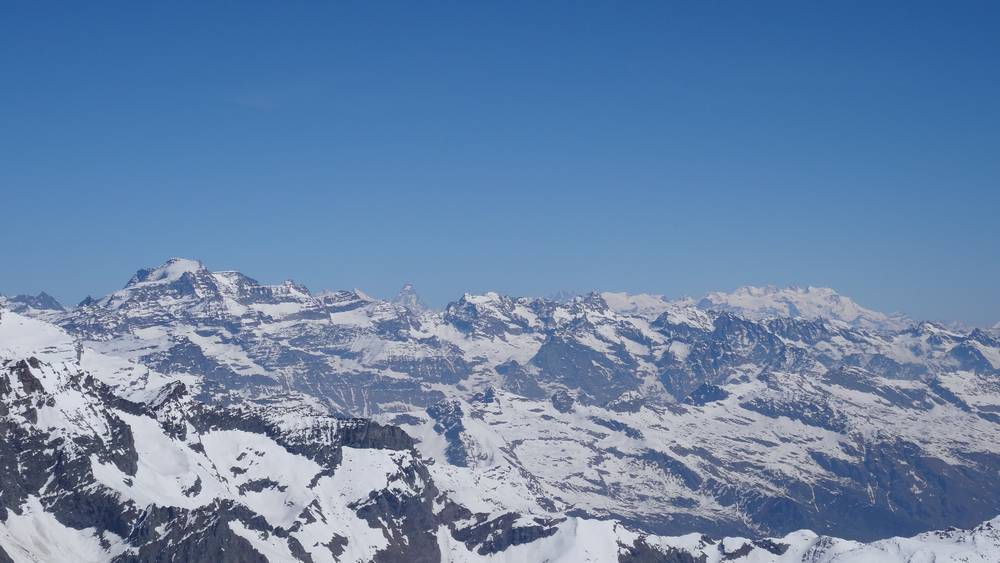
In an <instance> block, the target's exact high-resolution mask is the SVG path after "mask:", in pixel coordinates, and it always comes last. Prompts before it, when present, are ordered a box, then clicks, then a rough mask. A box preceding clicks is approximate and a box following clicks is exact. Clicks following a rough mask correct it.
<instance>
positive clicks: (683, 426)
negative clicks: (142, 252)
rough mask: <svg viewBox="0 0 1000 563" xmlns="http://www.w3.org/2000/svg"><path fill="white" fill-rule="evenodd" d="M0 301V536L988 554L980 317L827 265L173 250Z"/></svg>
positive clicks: (280, 553)
mask: <svg viewBox="0 0 1000 563" xmlns="http://www.w3.org/2000/svg"><path fill="white" fill-rule="evenodd" d="M0 310H2V311H3V312H2V313H0V315H2V316H0V353H2V358H0V361H2V363H3V370H4V372H3V373H4V375H3V376H0V377H6V379H5V380H3V381H0V420H2V421H3V422H0V424H3V425H4V426H3V432H4V436H5V438H6V439H5V443H7V444H12V446H9V447H6V448H5V449H3V450H2V451H0V458H2V459H0V463H3V464H4V465H5V467H7V468H10V471H8V473H12V474H14V475H16V477H13V478H10V477H8V478H7V480H5V481H3V482H2V483H0V491H2V492H3V493H4V494H3V495H0V502H3V506H4V507H6V509H7V518H6V519H4V520H3V522H2V524H0V549H2V551H0V561H4V560H5V559H4V556H5V555H4V554H5V553H6V557H8V559H10V558H13V559H14V560H17V561H20V560H33V559H31V557H35V559H34V560H47V559H46V558H45V556H44V555H42V556H37V554H38V553H42V552H40V551H39V550H42V549H44V548H45V547H46V546H47V545H48V546H49V548H51V546H52V545H64V546H66V548H67V549H70V548H71V549H73V550H75V551H77V552H80V553H87V554H91V556H92V557H91V559H92V560H109V559H113V558H117V560H120V561H132V560H152V559H153V556H152V554H154V553H170V554H173V555H171V556H170V557H173V558H174V559H175V560H176V559H178V558H180V559H185V558H187V559H190V560H194V559H191V558H192V557H194V556H195V554H203V553H204V554H208V553H213V554H215V555H214V557H215V558H214V559H213V558H211V557H210V556H208V555H205V557H206V558H207V559H204V560H223V559H224V558H225V557H229V556H232V557H234V558H235V559H232V560H253V558H254V557H256V558H257V559H260V558H262V557H263V558H269V559H270V560H273V561H284V560H294V559H299V560H307V561H308V560H312V561H323V560H337V561H355V560H362V561H365V560H373V559H374V560H413V561H416V560H427V561H437V560H451V561H466V560H470V561H471V560H479V559H490V558H492V559H491V560H506V561H541V560H546V559H548V560H553V561H555V560H564V561H584V560H592V561H605V560H622V561H658V560H663V561H688V560H690V561H698V560H704V561H719V560H727V561H728V560H736V561H862V560H899V561H906V560H908V559H907V558H908V557H914V556H917V555H914V554H918V555H919V553H931V554H934V555H936V556H937V557H939V560H942V558H945V557H949V556H955V557H960V556H962V557H964V556H968V557H980V559H968V560H984V561H991V560H996V559H997V554H998V553H1000V551H997V550H996V549H997V544H998V540H997V533H996V531H995V530H994V526H995V525H997V524H998V522H997V521H991V520H990V519H992V518H993V517H994V516H996V515H997V514H1000V490H998V489H997V488H996V487H995V486H994V485H993V483H994V481H995V480H996V478H997V474H998V471H1000V342H998V340H997V337H996V335H995V334H992V333H991V332H989V331H984V330H978V329H977V330H972V331H967V332H962V331H955V330H950V329H947V328H944V327H941V326H939V325H935V324H932V323H926V322H924V323H919V322H912V321H909V320H907V319H905V318H904V317H902V316H899V315H893V316H889V315H884V314H881V313H878V312H874V311H870V310H868V309H864V308H862V307H860V306H858V305H857V304H855V303H854V302H853V301H851V300H850V299H848V298H846V297H843V296H840V295H837V294H836V293H835V292H833V291H832V290H828V289H817V288H808V289H795V288H791V289H787V290H779V289H774V288H765V289H754V288H743V289H740V290H737V291H736V292H734V293H732V294H718V293H713V294H709V295H708V296H706V297H705V298H704V299H702V300H700V301H694V300H669V299H666V298H663V297H661V296H653V295H627V294H621V293H601V294H598V293H594V294H589V295H585V296H578V297H574V298H569V299H558V300H555V299H540V298H514V297H509V296H504V295H499V294H496V293H487V294H484V295H470V294H466V295H464V296H462V297H461V298H460V299H458V300H457V301H455V302H453V303H450V304H449V305H448V306H447V307H445V308H444V309H443V310H441V311H433V310H430V309H428V308H427V307H426V306H425V305H423V303H422V302H421V301H420V299H419V297H417V295H416V293H415V292H414V291H413V288H412V286H407V287H404V290H403V291H402V292H401V294H400V296H398V297H397V298H395V299H393V300H390V301H384V300H379V299H374V298H372V297H370V296H367V295H365V294H364V293H363V292H360V291H358V290H351V291H337V292H326V293H322V294H318V295H313V294H311V293H310V292H309V291H308V290H307V289H306V288H305V287H303V286H301V285H299V284H295V283H293V282H285V283H282V284H279V285H263V284H260V283H258V282H256V281H254V280H253V279H251V278H249V277H247V276H245V275H243V274H240V273H238V272H211V271H209V270H207V269H206V268H204V267H203V265H202V264H201V263H199V262H197V261H192V260H182V259H174V260H170V261H168V262H167V263H165V264H163V265H161V266H159V267H157V268H152V269H144V270H140V271H138V272H137V273H136V274H135V275H134V276H133V277H132V278H131V279H130V280H129V282H128V283H127V284H126V285H125V287H124V288H123V289H121V290H119V291H116V292H114V293H111V294H109V295H107V296H105V297H102V298H99V299H88V300H85V301H84V302H83V303H81V304H80V305H79V306H78V307H76V308H73V309H63V308H62V307H61V306H60V305H59V304H58V303H56V302H55V301H54V300H50V299H44V298H42V296H39V298H30V297H24V296H21V297H17V298H7V299H5V300H3V301H0ZM5 381H7V382H8V383H4V382H5ZM196 483H197V486H196ZM180 522H183V524H180ZM983 522H986V523H985V524H983ZM952 526H957V527H960V528H963V529H965V530H966V531H960V530H957V529H953V530H950V531H943V532H939V533H930V534H923V535H917V534H921V533H923V532H925V531H927V530H934V529H939V530H946V529H948V528H949V527H952ZM803 529H810V530H812V532H803V531H800V530H803ZM39 530H42V532H39ZM39 533H41V534H42V535H39ZM692 534H693V535H692ZM702 534H707V535H705V536H703V535H702ZM816 534H821V535H819V536H817V535H816ZM893 536H902V537H908V536H915V537H913V538H912V539H906V540H904V539H898V538H897V539H888V540H886V539H884V538H890V537H893ZM712 537H715V538H723V537H726V538H727V539H725V540H721V541H720V540H713V539H711V538H712ZM741 537H745V538H756V539H752V540H744V539H739V538H741ZM767 537H770V538H771V539H769V540H768V539H761V538H767ZM833 537H840V538H845V539H842V540H836V539H832V538H833ZM53 538H55V539H53ZM53 542H55V543H53ZM58 542H64V543H63V544H59V543H58ZM862 542H869V543H862ZM970 542H971V543H970ZM178 554H179V555H178ZM254 554H256V555H254ZM418 556H420V557H424V559H419V558H418ZM559 557H563V559H559ZM588 557H589V559H588ZM671 557H673V559H671ZM685 557H687V559H685ZM865 557H868V558H869V559H864V558H865ZM890 557H894V558H895V559H890ZM991 557H992V559H991ZM220 558H221V559H220ZM699 558H701V559H699Z"/></svg>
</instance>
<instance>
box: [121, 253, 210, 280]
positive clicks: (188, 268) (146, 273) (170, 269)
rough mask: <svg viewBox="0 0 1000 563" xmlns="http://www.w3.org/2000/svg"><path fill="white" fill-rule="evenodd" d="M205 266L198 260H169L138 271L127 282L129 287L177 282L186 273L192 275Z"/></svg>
mask: <svg viewBox="0 0 1000 563" xmlns="http://www.w3.org/2000/svg"><path fill="white" fill-rule="evenodd" d="M204 269H205V266H203V265H202V263H201V262H199V261H198V260H189V259H187V258H171V259H170V260H167V261H166V262H164V263H163V264H161V265H159V266H157V267H156V268H152V269H143V270H139V271H138V272H136V273H135V275H134V276H132V279H131V280H129V282H128V285H129V286H136V285H139V284H154V283H171V282H175V281H177V280H179V279H180V278H181V276H183V275H184V274H187V273H194V272H198V271H201V270H204Z"/></svg>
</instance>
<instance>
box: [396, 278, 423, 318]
mask: <svg viewBox="0 0 1000 563" xmlns="http://www.w3.org/2000/svg"><path fill="white" fill-rule="evenodd" d="M392 303H394V304H395V305H400V306H402V307H403V308H405V309H406V310H408V311H410V312H411V313H415V314H419V313H423V312H425V311H427V310H429V307H427V305H426V304H425V303H424V302H423V300H421V299H420V296H419V295H417V291H416V290H415V289H413V284H412V283H404V284H403V287H402V288H400V290H399V293H397V294H396V296H395V297H393V298H392Z"/></svg>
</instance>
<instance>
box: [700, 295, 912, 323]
mask: <svg viewBox="0 0 1000 563" xmlns="http://www.w3.org/2000/svg"><path fill="white" fill-rule="evenodd" d="M698 307H699V308H701V309H705V310H715V311H729V312H733V313H737V314H740V315H743V316H745V317H749V318H766V317H802V318H806V319H817V318H827V319H833V320H837V321H841V322H845V323H847V324H849V325H851V326H855V327H859V328H866V329H874V330H901V329H903V328H905V327H906V326H908V325H909V324H910V321H909V319H907V318H906V317H904V316H902V315H900V314H893V315H886V314H885V313H880V312H878V311H873V310H871V309H866V308H865V307H862V306H861V305H858V304H857V303H855V302H854V301H853V300H852V299H850V298H849V297H845V296H843V295H841V294H839V293H837V292H836V291H834V290H833V289H831V288H829V287H812V286H809V287H804V288H803V287H796V286H792V287H785V288H779V287H775V286H766V287H753V286H745V287H741V288H738V289H737V290H736V291H733V292H732V293H725V292H712V293H709V294H708V295H706V296H705V297H704V298H703V299H702V300H701V301H699V302H698Z"/></svg>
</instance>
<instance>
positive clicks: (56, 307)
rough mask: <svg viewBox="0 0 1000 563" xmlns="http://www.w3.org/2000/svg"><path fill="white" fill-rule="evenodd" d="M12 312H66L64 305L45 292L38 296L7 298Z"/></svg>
mask: <svg viewBox="0 0 1000 563" xmlns="http://www.w3.org/2000/svg"><path fill="white" fill-rule="evenodd" d="M5 299H6V301H7V302H8V303H9V305H8V306H9V307H10V309H11V310H12V311H15V312H22V311H25V310H27V309H36V310H40V311H64V310H65V309H64V308H63V306H62V304H61V303H59V301H57V300H56V298H55V297H52V296H51V295H49V294H48V293H45V292H44V291H43V292H41V293H39V294H38V295H15V296H13V297H7V298H5Z"/></svg>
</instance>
